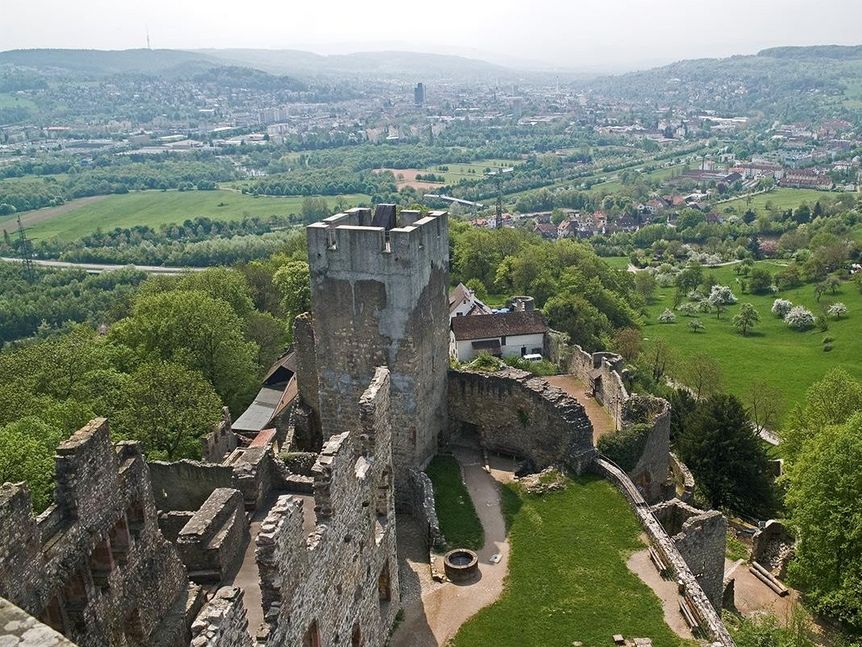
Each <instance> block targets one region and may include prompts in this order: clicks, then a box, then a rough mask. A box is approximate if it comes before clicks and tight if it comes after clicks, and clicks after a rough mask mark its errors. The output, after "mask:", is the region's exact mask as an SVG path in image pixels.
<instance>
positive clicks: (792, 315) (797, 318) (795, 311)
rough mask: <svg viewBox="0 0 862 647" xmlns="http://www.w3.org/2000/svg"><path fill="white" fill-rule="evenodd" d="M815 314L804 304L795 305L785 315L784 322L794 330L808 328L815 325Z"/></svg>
mask: <svg viewBox="0 0 862 647" xmlns="http://www.w3.org/2000/svg"><path fill="white" fill-rule="evenodd" d="M814 321H815V320H814V314H813V313H812V312H811V311H810V310H809V309H808V308H804V307H802V306H793V307H792V308H791V309H790V311H789V312H788V313H787V314H786V315H785V316H784V323H786V324H787V325H788V326H789V327H791V328H793V330H800V331H801V330H808V329H809V328H813V327H814Z"/></svg>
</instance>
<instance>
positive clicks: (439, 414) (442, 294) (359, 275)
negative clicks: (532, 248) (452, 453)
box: [296, 205, 449, 502]
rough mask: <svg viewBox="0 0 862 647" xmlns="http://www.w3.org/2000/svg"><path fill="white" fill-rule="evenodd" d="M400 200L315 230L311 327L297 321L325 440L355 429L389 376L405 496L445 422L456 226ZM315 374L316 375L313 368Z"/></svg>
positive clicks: (301, 356)
mask: <svg viewBox="0 0 862 647" xmlns="http://www.w3.org/2000/svg"><path fill="white" fill-rule="evenodd" d="M395 213H396V212H395V206H394V205H378V207H377V209H376V211H375V212H374V213H373V215H372V211H371V210H370V209H351V210H350V211H348V212H347V213H340V214H337V215H335V216H332V217H330V218H327V219H325V220H323V221H321V222H318V223H315V224H313V225H310V226H309V227H308V228H307V236H308V264H309V268H310V273H311V300H312V317H311V326H309V325H308V320H307V319H304V318H300V319H298V320H297V328H296V344H297V348H298V351H297V352H298V366H299V390H300V395H301V396H302V399H303V402H304V403H305V404H306V405H307V406H308V407H309V408H310V409H311V410H312V418H313V419H315V421H314V424H315V425H316V426H317V427H319V430H320V434H321V436H320V437H322V438H323V439H326V438H328V437H330V436H331V435H333V434H337V433H341V432H343V431H345V430H349V429H353V428H354V427H355V426H356V424H357V421H358V419H359V411H358V409H357V402H359V399H360V396H361V395H362V392H363V391H364V389H365V388H366V387H367V386H368V383H369V382H370V380H371V379H372V377H373V376H374V371H375V368H376V367H378V366H387V367H388V368H389V371H390V374H391V391H392V428H393V433H392V435H393V445H394V446H393V463H394V469H395V482H396V491H397V492H398V493H399V494H398V499H399V500H400V501H402V502H403V501H405V500H406V499H405V497H406V496H407V492H408V488H409V484H408V481H407V470H408V469H409V468H411V467H423V466H424V465H425V464H426V463H427V461H428V460H429V459H430V458H431V457H432V456H433V455H434V454H435V453H436V451H437V443H438V438H439V436H440V434H441V433H444V432H445V430H446V427H447V424H446V423H447V417H446V380H447V377H446V375H447V370H448V365H449V359H448V344H449V310H448V299H447V290H448V286H449V230H448V215H447V214H446V212H432V213H431V214H430V215H429V216H428V217H425V218H422V217H421V214H420V213H419V212H416V211H402V212H401V213H400V214H399V221H396V215H395ZM312 373H313V375H312Z"/></svg>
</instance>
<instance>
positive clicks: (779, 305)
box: [772, 299, 793, 319]
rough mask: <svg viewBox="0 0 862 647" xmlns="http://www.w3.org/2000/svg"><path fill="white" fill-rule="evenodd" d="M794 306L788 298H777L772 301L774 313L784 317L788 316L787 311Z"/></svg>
mask: <svg viewBox="0 0 862 647" xmlns="http://www.w3.org/2000/svg"><path fill="white" fill-rule="evenodd" d="M792 307H793V304H792V303H791V302H790V301H788V300H787V299H776V300H775V301H773V302H772V314H774V315H775V316H776V317H781V318H782V319H784V317H786V316H787V313H788V312H790V309H791V308H792Z"/></svg>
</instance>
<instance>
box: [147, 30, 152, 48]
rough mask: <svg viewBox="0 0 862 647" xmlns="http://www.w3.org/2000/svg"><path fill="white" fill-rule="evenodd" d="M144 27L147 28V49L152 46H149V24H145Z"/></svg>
mask: <svg viewBox="0 0 862 647" xmlns="http://www.w3.org/2000/svg"><path fill="white" fill-rule="evenodd" d="M145 28H146V30H147V49H152V47H150V26H149V25H146V26H145Z"/></svg>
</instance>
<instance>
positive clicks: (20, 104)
mask: <svg viewBox="0 0 862 647" xmlns="http://www.w3.org/2000/svg"><path fill="white" fill-rule="evenodd" d="M0 108H26V109H27V110H35V109H36V104H35V103H33V102H32V101H31V100H30V99H28V98H26V97H19V96H17V95H14V94H9V93H4V92H0Z"/></svg>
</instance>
